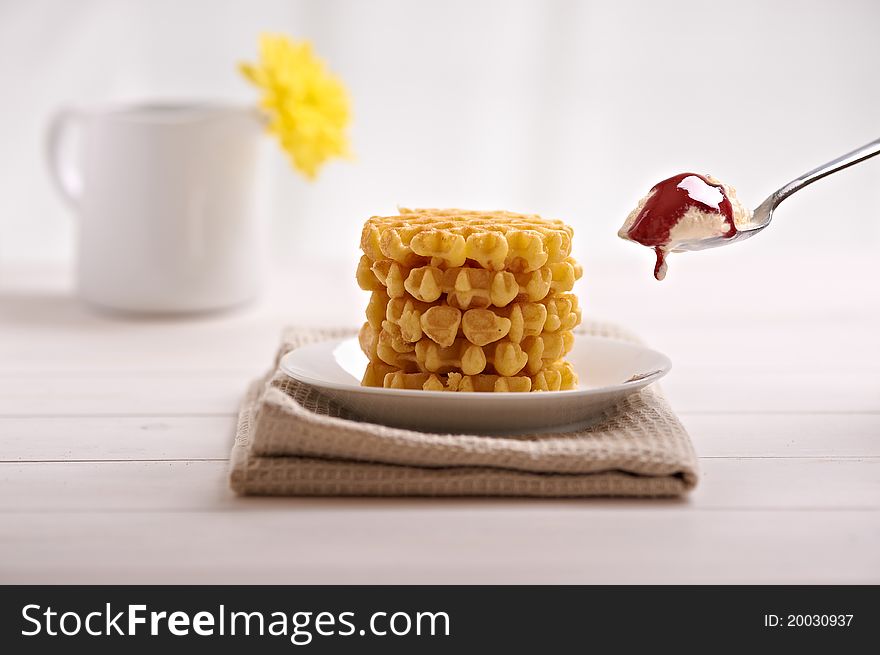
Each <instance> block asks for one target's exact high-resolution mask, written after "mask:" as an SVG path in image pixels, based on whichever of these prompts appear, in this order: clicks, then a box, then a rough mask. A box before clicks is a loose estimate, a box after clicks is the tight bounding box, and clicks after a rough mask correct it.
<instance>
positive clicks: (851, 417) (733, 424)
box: [680, 413, 880, 457]
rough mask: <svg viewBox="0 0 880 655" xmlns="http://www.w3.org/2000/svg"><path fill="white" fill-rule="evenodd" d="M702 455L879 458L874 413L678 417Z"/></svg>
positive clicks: (878, 419) (879, 432)
mask: <svg viewBox="0 0 880 655" xmlns="http://www.w3.org/2000/svg"><path fill="white" fill-rule="evenodd" d="M680 418H681V420H682V422H683V423H684V426H685V428H687V430H688V433H689V434H690V435H691V440H692V441H693V443H694V448H695V449H696V451H697V454H698V455H700V456H701V457H878V456H880V413H878V414H688V413H683V414H681V415H680Z"/></svg>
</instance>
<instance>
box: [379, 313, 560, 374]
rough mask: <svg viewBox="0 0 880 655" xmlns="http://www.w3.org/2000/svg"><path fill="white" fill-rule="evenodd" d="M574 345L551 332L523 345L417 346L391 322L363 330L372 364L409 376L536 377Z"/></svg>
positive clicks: (425, 340) (458, 341)
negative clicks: (423, 374) (456, 374)
mask: <svg viewBox="0 0 880 655" xmlns="http://www.w3.org/2000/svg"><path fill="white" fill-rule="evenodd" d="M573 343H574V337H573V335H572V333H571V332H551V333H543V334H541V335H539V336H530V337H525V338H524V339H523V340H522V342H520V343H515V342H513V341H510V340H509V339H501V340H499V341H495V342H493V343H490V344H487V345H485V346H477V345H475V344H473V343H471V342H470V341H468V340H467V339H463V338H457V339H455V340H454V341H453V342H452V343H451V344H450V345H449V346H441V345H439V344H437V343H435V342H434V341H432V340H431V339H429V338H427V337H425V338H423V339H421V340H419V341H417V342H415V343H411V342H409V341H406V340H404V339H403V338H402V337H401V334H400V329H399V328H398V327H397V326H396V325H394V324H392V323H390V322H388V321H385V322H384V323H383V325H382V328H381V329H380V330H379V331H378V332H376V331H375V330H374V329H373V328H372V327H371V326H370V324H369V323H367V324H365V325H364V328H363V329H362V330H361V347H362V348H363V349H364V352H365V353H367V356H368V357H369V358H370V360H371V361H382V362H384V363H385V364H388V365H390V366H393V367H395V368H397V369H400V370H401V371H404V372H407V373H416V372H421V373H449V372H454V371H458V372H461V373H463V374H464V375H477V374H478V373H497V374H498V375H505V376H512V375H519V374H521V373H523V372H525V374H528V375H537V373H538V372H539V371H540V370H541V369H542V368H544V367H546V366H548V365H550V364H552V363H553V362H555V361H557V360H559V359H562V357H564V356H565V355H566V354H567V353H568V352H569V351H570V350H571V347H572V345H573Z"/></svg>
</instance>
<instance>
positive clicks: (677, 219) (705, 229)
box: [618, 173, 751, 280]
mask: <svg viewBox="0 0 880 655" xmlns="http://www.w3.org/2000/svg"><path fill="white" fill-rule="evenodd" d="M750 218H751V211H750V210H748V209H747V208H745V207H744V206H743V205H742V204H741V203H740V202H739V200H737V197H736V190H735V189H734V188H733V187H731V186H728V185H726V184H722V183H721V182H720V181H719V180H716V179H715V178H714V177H711V176H708V175H706V176H703V175H698V174H696V173H681V174H679V175H675V176H673V177H670V178H668V179H666V180H663V181H662V182H660V183H659V184H656V185H654V187H653V188H652V189H651V191H649V192H648V195H646V196H645V197H644V198H642V199H641V200H640V201H639V204H638V206H637V207H636V208H635V209H634V210H633V211H632V212H630V214H629V216H627V218H626V221H624V223H623V227H621V228H620V231H619V232H618V235H619V236H620V237H621V238H623V239H626V240H628V241H633V242H635V243H640V244H642V245H643V246H648V247H649V248H653V249H654V251H655V252H656V254H657V264H656V265H655V267H654V277H656V278H657V279H658V280H662V279H663V278H664V277H665V276H666V255H667V254H668V253H670V252H676V251H679V252H680V251H684V250H695V249H698V248H699V242H700V241H702V240H706V239H717V238H730V237H732V236H733V235H735V234H736V233H737V230H738V228H741V227H743V226H745V225H746V224H747V223H748V222H749V219H750Z"/></svg>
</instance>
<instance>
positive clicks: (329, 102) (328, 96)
mask: <svg viewBox="0 0 880 655" xmlns="http://www.w3.org/2000/svg"><path fill="white" fill-rule="evenodd" d="M239 68H240V70H241V72H242V74H243V75H244V76H245V77H246V78H247V79H248V80H250V81H251V82H252V83H253V84H255V85H256V86H257V87H259V88H260V89H261V90H262V92H263V95H262V98H261V99H260V106H261V107H262V108H263V109H265V110H266V111H267V112H268V114H269V132H270V133H272V134H275V136H276V137H278V140H279V141H280V142H281V147H282V148H284V150H285V152H287V154H288V155H289V156H290V159H291V161H292V162H293V165H294V166H295V167H296V168H297V170H299V171H300V172H302V173H303V174H304V175H305V176H306V177H307V178H309V179H314V178H315V176H316V175H317V173H318V169H319V168H320V167H321V166H322V165H323V164H324V163H325V162H326V161H327V160H328V159H332V158H333V157H348V156H349V150H348V137H347V135H346V128H347V127H348V123H349V121H350V119H351V113H350V110H349V100H348V93H347V92H346V90H345V86H344V85H343V84H342V81H341V80H339V78H337V77H336V76H334V75H333V74H332V73H331V72H330V71H328V70H327V68H326V67H325V65H324V62H323V61H321V59H320V58H318V57H317V56H315V54H314V53H313V52H312V45H311V43H309V42H308V41H301V42H297V41H291V40H290V39H288V38H287V37H285V36H283V35H273V34H264V35H262V36H261V37H260V61H259V63H257V64H249V63H243V64H240V66H239Z"/></svg>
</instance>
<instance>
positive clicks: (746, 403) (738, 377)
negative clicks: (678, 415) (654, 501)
mask: <svg viewBox="0 0 880 655" xmlns="http://www.w3.org/2000/svg"><path fill="white" fill-rule="evenodd" d="M661 384H662V387H663V389H664V391H665V392H666V396H667V398H668V399H669V402H670V403H671V404H672V407H673V409H675V410H676V411H678V412H725V413H729V412H812V413H816V412H880V371H874V370H873V369H857V368H849V367H829V366H826V367H816V368H809V369H803V368H800V369H797V368H795V369H790V368H779V367H775V366H755V367H751V366H738V367H726V366H717V367H715V366H712V367H707V366H687V365H682V366H675V365H673V370H672V372H670V374H669V375H668V376H667V377H666V378H665V379H664V380H663V382H662V383H661Z"/></svg>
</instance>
